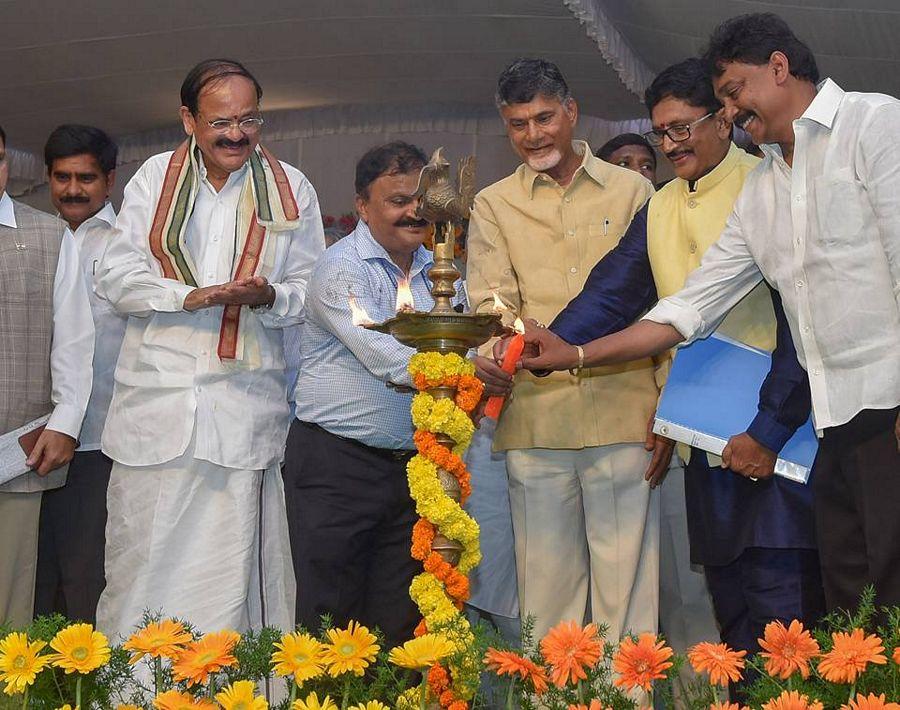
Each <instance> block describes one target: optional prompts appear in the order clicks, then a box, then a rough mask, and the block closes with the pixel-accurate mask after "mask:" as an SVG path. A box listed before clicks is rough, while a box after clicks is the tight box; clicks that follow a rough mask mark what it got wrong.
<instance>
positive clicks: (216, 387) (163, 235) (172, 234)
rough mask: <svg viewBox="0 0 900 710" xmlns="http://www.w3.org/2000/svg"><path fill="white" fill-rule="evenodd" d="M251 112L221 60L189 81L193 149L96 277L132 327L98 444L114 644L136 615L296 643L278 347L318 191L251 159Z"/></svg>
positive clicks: (125, 214) (253, 104)
mask: <svg viewBox="0 0 900 710" xmlns="http://www.w3.org/2000/svg"><path fill="white" fill-rule="evenodd" d="M261 96H262V89H261V87H260V86H259V83H258V82H257V81H256V79H255V78H254V77H253V76H252V74H250V72H249V71H248V70H247V69H246V68H245V67H243V66H242V65H241V64H239V63H238V62H235V61H232V60H225V59H217V60H207V61H204V62H201V63H200V64H198V65H197V66H196V67H194V68H193V69H192V70H191V71H190V72H189V73H188V75H187V77H186V78H185V80H184V83H183V84H182V87H181V103H182V106H181V109H180V111H181V118H182V122H183V125H184V129H185V133H187V135H188V140H186V141H185V142H184V143H183V144H181V145H180V146H179V147H178V148H177V149H176V150H175V151H174V152H169V153H163V154H160V155H157V156H154V157H152V158H150V159H149V160H147V162H145V163H144V165H143V166H141V168H140V169H139V170H138V172H137V173H136V174H135V176H134V178H132V180H131V181H130V182H129V184H128V186H127V187H126V188H125V197H124V201H123V203H122V208H121V211H120V213H119V217H118V220H117V224H116V226H117V232H118V233H117V235H116V237H115V239H114V240H113V241H112V242H111V244H110V246H109V248H108V249H107V250H106V253H105V254H104V257H103V259H102V260H101V263H100V266H99V267H98V271H97V277H96V290H97V293H98V294H99V295H100V296H102V297H103V298H106V299H108V300H109V301H110V302H111V303H112V304H113V306H114V307H115V308H116V310H118V311H119V312H120V313H123V314H127V315H128V325H127V327H126V331H125V338H124V341H123V344H122V349H121V351H120V354H119V361H118V364H117V366H116V374H115V389H114V392H113V397H112V402H111V403H110V409H109V415H108V417H107V421H106V426H105V428H104V431H103V438H102V447H103V451H104V453H106V454H107V455H108V456H110V458H112V459H113V461H114V464H113V468H112V473H111V475H110V483H109V492H108V495H107V507H108V511H109V517H108V522H107V531H108V534H107V537H106V589H105V590H104V592H103V594H102V595H101V597H100V602H99V605H98V609H97V621H98V626H99V627H100V628H101V629H103V630H104V631H106V632H108V633H110V634H112V636H113V638H115V637H116V636H117V635H127V634H128V633H130V632H131V630H132V629H133V627H134V626H135V625H136V624H137V623H138V622H139V621H140V619H141V615H142V612H143V610H144V609H146V608H150V609H162V610H163V612H164V613H165V614H171V615H175V616H178V617H182V618H186V619H190V620H191V622H192V623H193V624H195V625H196V626H197V628H198V629H200V630H202V631H211V630H216V629H221V628H232V629H235V630H237V631H243V630H246V629H247V628H249V627H251V626H252V627H255V628H259V627H260V626H262V625H265V624H268V625H272V626H277V627H279V628H283V629H286V628H291V627H293V618H294V614H293V611H294V594H295V592H294V580H293V574H292V569H291V555H290V548H289V544H288V531H287V517H286V512H285V504H284V490H283V486H282V483H281V476H280V473H279V467H278V464H279V462H280V461H281V457H282V452H283V450H284V445H285V439H286V436H287V429H288V418H289V408H288V402H287V398H286V397H285V382H284V376H285V375H284V367H285V364H284V350H283V344H282V329H283V328H285V327H287V326H292V325H296V324H297V323H299V322H300V320H301V316H302V312H303V302H304V299H305V296H306V285H307V280H308V277H309V273H310V270H311V268H312V265H313V263H314V262H315V260H316V258H317V257H318V256H319V254H321V253H322V251H323V250H324V237H323V233H322V219H321V216H320V214H319V205H318V199H317V197H316V193H315V190H314V189H313V187H312V185H311V184H310V183H309V181H308V180H307V179H306V177H305V176H304V175H303V174H302V173H301V172H300V171H298V170H296V169H295V168H293V167H291V166H289V165H286V164H284V163H280V162H279V161H277V160H276V159H275V158H274V157H273V156H272V155H271V153H269V152H268V151H267V150H265V149H264V148H263V147H262V146H260V145H259V139H260V132H261V129H262V125H263V117H262V115H261V113H260V107H259V101H260V98H261Z"/></svg>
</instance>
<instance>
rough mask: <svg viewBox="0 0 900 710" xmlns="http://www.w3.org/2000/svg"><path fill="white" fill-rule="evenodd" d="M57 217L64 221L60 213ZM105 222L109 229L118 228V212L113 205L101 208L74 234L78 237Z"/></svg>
mask: <svg viewBox="0 0 900 710" xmlns="http://www.w3.org/2000/svg"><path fill="white" fill-rule="evenodd" d="M56 216H57V217H59V218H60V219H62V215H60V214H59V212H57V213H56ZM98 221H99V222H103V223H104V224H105V225H106V226H107V227H115V226H116V211H115V209H113V206H112V203H111V202H107V203H106V204H105V205H103V207H101V208H100V209H99V210H98V211H97V212H96V213H95V214H92V215H91V216H90V217H88V218H87V219H86V220H84V222H82V223H81V224H79V225H78V229H76V230H75V232H74V234H75V236H76V237H77V236H78V235H79V234H80V233H81V232H83V231H84V230H85V229H89V228H90V227H91V226H92V225H93V224H95V222H98Z"/></svg>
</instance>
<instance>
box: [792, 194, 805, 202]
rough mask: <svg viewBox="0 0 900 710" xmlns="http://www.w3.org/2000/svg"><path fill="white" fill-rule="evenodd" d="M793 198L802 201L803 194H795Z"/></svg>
mask: <svg viewBox="0 0 900 710" xmlns="http://www.w3.org/2000/svg"><path fill="white" fill-rule="evenodd" d="M794 199H795V200H797V202H803V195H797V196H796V197H795V198H794Z"/></svg>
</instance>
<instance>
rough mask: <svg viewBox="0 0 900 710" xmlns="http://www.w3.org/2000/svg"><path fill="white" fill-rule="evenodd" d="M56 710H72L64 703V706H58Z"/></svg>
mask: <svg viewBox="0 0 900 710" xmlns="http://www.w3.org/2000/svg"><path fill="white" fill-rule="evenodd" d="M56 710H72V706H71V705H69V703H66V704H65V705H60V706H59V707H58V708H56ZM75 710H78V708H77V707H76V708H75Z"/></svg>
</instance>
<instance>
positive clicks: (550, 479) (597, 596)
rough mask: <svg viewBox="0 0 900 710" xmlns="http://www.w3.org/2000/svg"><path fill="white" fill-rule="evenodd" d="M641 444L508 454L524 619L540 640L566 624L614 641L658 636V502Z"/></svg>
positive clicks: (521, 605)
mask: <svg viewBox="0 0 900 710" xmlns="http://www.w3.org/2000/svg"><path fill="white" fill-rule="evenodd" d="M649 460H650V458H649V454H648V453H647V452H646V451H644V447H643V445H642V444H612V445H609V446H597V447H590V448H585V449H574V450H562V449H515V450H512V451H509V452H508V456H507V468H508V470H509V496H510V504H511V506H512V518H513V532H514V534H515V543H516V567H517V571H518V581H519V606H520V608H521V613H522V618H523V619H524V618H526V617H527V616H528V615H533V616H534V618H535V626H534V638H535V639H540V638H541V637H542V636H544V635H545V634H546V632H547V631H548V630H549V629H550V628H551V627H553V626H554V625H556V624H557V623H559V622H560V621H564V620H570V619H571V620H575V621H576V622H579V623H581V622H582V621H583V619H584V618H585V617H586V615H587V614H588V613H589V614H590V617H591V619H592V620H593V621H596V622H598V623H604V624H608V626H609V634H608V638H610V639H618V638H619V637H620V636H621V635H622V634H623V633H624V632H625V631H628V630H631V631H633V632H635V633H640V632H644V631H650V632H655V631H656V628H657V616H658V612H659V497H658V496H657V495H656V494H655V492H653V493H651V491H650V488H649V486H648V485H647V483H646V482H645V481H644V472H645V470H646V468H647V464H648V463H649Z"/></svg>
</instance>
